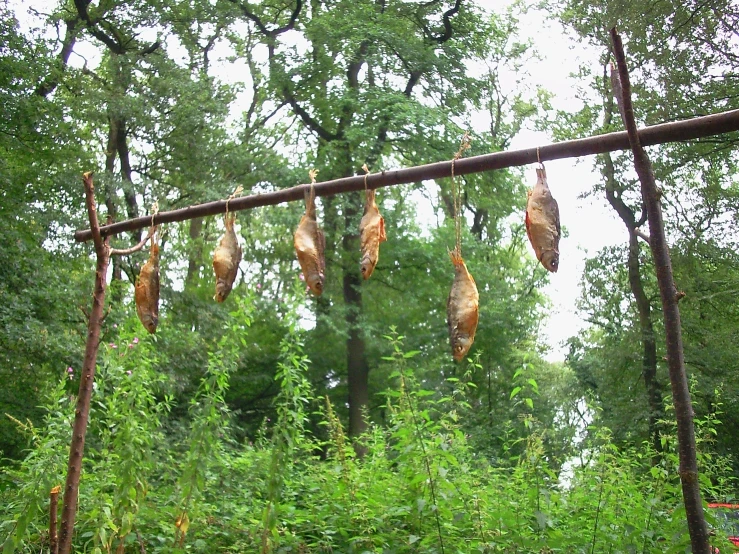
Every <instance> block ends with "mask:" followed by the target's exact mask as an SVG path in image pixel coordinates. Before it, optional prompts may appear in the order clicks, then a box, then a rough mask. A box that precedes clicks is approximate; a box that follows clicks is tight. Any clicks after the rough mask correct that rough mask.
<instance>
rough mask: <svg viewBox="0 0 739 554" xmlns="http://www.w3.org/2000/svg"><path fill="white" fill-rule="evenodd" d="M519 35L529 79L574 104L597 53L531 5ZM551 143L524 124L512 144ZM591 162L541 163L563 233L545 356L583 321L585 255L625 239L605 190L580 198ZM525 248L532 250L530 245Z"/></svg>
mask: <svg viewBox="0 0 739 554" xmlns="http://www.w3.org/2000/svg"><path fill="white" fill-rule="evenodd" d="M480 3H481V5H483V6H489V5H493V4H494V5H496V8H494V9H502V8H501V7H499V6H500V5H501V3H500V2H492V1H491V0H487V1H486V0H481V2H480ZM519 34H520V37H521V39H522V40H526V39H528V40H531V41H532V42H533V44H534V47H535V48H536V50H537V51H538V52H539V57H540V59H539V60H533V61H531V62H529V63H528V64H527V66H526V69H527V71H528V72H529V73H530V74H531V76H532V78H533V83H532V84H536V85H540V86H542V87H543V88H545V89H546V90H548V91H550V92H551V93H552V94H553V98H552V104H553V107H554V108H555V109H562V110H570V111H576V110H577V109H579V107H580V106H581V103H580V102H579V101H578V100H577V99H576V98H575V96H574V94H573V93H574V90H575V85H576V81H575V78H574V77H572V76H571V75H573V74H576V73H577V71H578V67H579V65H580V64H581V63H585V64H588V65H590V66H592V67H593V69H594V70H595V72H596V74H597V73H598V72H599V71H600V66H599V63H598V52H595V51H594V50H593V49H592V48H589V46H588V45H587V44H583V43H576V42H575V41H574V38H573V36H571V35H570V36H568V34H567V33H566V32H565V30H564V29H563V28H562V25H561V24H560V23H559V22H558V21H557V20H556V19H555V18H552V17H550V16H549V15H548V14H546V13H543V12H541V11H534V10H532V11H530V12H529V13H528V14H526V15H525V16H523V17H522V18H521V20H520V31H519ZM551 142H552V140H551V139H550V138H549V137H548V136H547V135H546V134H545V133H542V132H539V131H534V130H531V129H524V130H522V131H521V133H519V134H518V135H517V136H516V137H515V138H514V139H513V141H512V143H511V149H513V150H515V149H519V148H531V147H533V146H542V145H545V144H549V143H551ZM593 163H594V157H592V156H588V157H583V158H569V159H565V160H555V161H548V162H546V168H547V180H548V183H549V187H550V189H551V190H552V195H553V196H554V197H555V198H556V199H557V202H558V204H559V212H560V221H561V223H562V226H563V227H564V228H565V233H566V236H565V237H564V238H562V240H561V242H560V260H559V263H560V265H559V271H558V272H557V273H555V274H550V282H549V285H547V286H546V287H545V288H544V292H545V293H546V294H547V295H548V296H549V297H550V299H551V301H552V309H551V311H550V315H549V318H548V320H547V321H545V322H543V324H542V326H541V335H542V340H543V341H544V342H545V343H547V344H548V345H549V346H550V347H551V351H550V352H549V355H548V356H547V358H548V359H549V360H550V361H556V360H562V359H564V356H565V354H566V353H567V349H566V348H565V347H564V346H563V344H562V343H563V341H565V340H566V339H567V338H569V337H571V336H573V335H576V334H578V333H579V332H580V331H581V330H582V329H583V328H584V327H585V326H586V325H587V324H585V323H584V322H583V321H582V320H581V319H580V318H579V317H578V316H577V314H576V310H575V302H576V300H577V297H578V296H579V293H580V289H579V283H580V278H581V276H582V273H583V270H584V268H585V259H586V257H587V256H588V255H590V256H592V255H593V254H594V253H595V252H597V251H598V250H600V249H601V248H603V247H605V246H609V245H614V244H620V243H623V242H625V241H626V240H627V238H628V236H627V233H626V229H625V227H624V226H623V223H621V221H620V220H619V219H618V218H617V216H616V214H615V213H614V212H613V210H612V209H611V208H610V206H608V204H607V202H606V199H605V195H603V194H600V195H593V196H591V197H590V198H588V199H580V198H579V197H580V196H581V195H583V194H584V193H586V192H589V191H591V190H592V189H593V187H594V186H595V184H596V183H598V182H600V181H601V177H600V174H599V173H597V172H595V171H593ZM530 173H531V176H530V182H531V186H533V185H534V183H535V182H536V175H535V173H534V167H533V166H532V167H531V170H530ZM530 252H531V253H532V255H533V249H530Z"/></svg>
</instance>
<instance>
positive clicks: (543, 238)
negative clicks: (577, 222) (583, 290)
mask: <svg viewBox="0 0 739 554" xmlns="http://www.w3.org/2000/svg"><path fill="white" fill-rule="evenodd" d="M526 233H527V234H528V236H529V241H530V242H531V246H532V247H533V248H534V252H535V253H536V259H537V260H539V261H540V262H541V265H543V266H544V267H545V268H546V269H548V270H549V271H551V272H552V273H556V272H557V269H559V239H560V237H561V235H562V232H561V229H560V225H559V206H558V205H557V201H556V200H555V199H554V198H553V197H552V193H551V191H550V190H549V185H548V184H547V173H546V170H545V169H544V166H543V165H542V167H541V168H537V169H536V185H535V186H534V190H530V191H529V192H528V198H527V201H526Z"/></svg>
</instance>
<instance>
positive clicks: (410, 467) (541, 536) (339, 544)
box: [0, 305, 735, 553]
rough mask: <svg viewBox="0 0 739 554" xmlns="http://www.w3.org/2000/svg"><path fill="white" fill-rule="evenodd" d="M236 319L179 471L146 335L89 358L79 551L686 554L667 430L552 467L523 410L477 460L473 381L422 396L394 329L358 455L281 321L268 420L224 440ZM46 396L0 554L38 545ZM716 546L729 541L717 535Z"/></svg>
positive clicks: (522, 398)
mask: <svg viewBox="0 0 739 554" xmlns="http://www.w3.org/2000/svg"><path fill="white" fill-rule="evenodd" d="M250 313H251V308H250V307H248V306H247V305H240V306H239V307H238V308H237V310H236V311H235V312H234V313H233V316H234V323H233V324H232V325H231V326H230V327H229V328H227V329H224V338H223V339H222V340H221V341H219V342H218V343H217V344H215V345H214V353H213V354H212V357H211V362H210V363H209V366H208V371H207V373H206V374H205V376H204V378H203V381H202V383H201V387H200V390H199V393H198V395H197V400H196V401H194V402H193V405H192V410H193V423H192V428H191V431H190V446H189V447H188V452H186V453H185V457H184V458H183V462H182V463H181V464H178V463H176V462H174V458H175V457H176V456H175V455H174V453H173V451H172V448H173V447H174V445H169V446H165V447H157V445H156V442H157V441H162V440H164V441H165V442H166V441H167V439H166V438H164V437H161V436H159V435H158V434H157V433H159V430H160V429H161V427H160V425H159V424H160V421H161V418H162V417H163V416H164V415H165V414H166V404H158V403H156V402H153V391H156V390H157V388H159V386H160V385H161V383H162V380H163V377H162V376H161V375H157V374H156V372H153V371H152V364H151V361H152V360H153V359H154V357H155V351H154V350H152V349H151V346H152V345H153V341H152V340H150V339H147V340H144V341H139V342H138V343H135V342H134V340H133V338H131V337H129V339H128V340H129V342H128V343H125V342H120V343H118V344H117V346H118V348H113V347H112V346H109V347H107V348H105V354H104V363H103V365H102V368H101V380H100V382H99V386H98V388H97V389H96V391H95V402H94V405H95V412H96V423H95V424H94V425H93V426H92V428H91V430H90V439H89V442H88V448H89V461H88V462H87V463H86V467H85V478H84V479H83V480H82V483H83V487H82V490H81V496H80V513H79V526H78V530H77V534H76V539H75V540H76V543H75V544H76V550H77V551H84V552H110V551H112V550H114V549H115V546H116V545H117V544H119V541H122V543H123V544H129V545H130V546H128V547H126V548H127V549H128V548H130V549H132V550H138V549H139V548H140V547H142V546H143V547H144V548H146V550H147V552H173V551H174V552H178V551H184V550H185V549H188V550H191V551H196V552H257V551H259V552H264V553H266V552H275V553H277V552H305V553H309V552H315V553H319V552H347V553H351V552H357V553H360V552H400V553H414V552H424V553H426V552H459V553H466V552H490V553H492V552H532V553H533V552H541V551H547V552H582V553H596V552H615V551H620V552H629V551H637V552H654V553H657V552H680V551H683V550H684V548H685V547H686V545H688V544H689V541H688V537H687V533H686V528H685V523H684V513H683V511H682V507H681V505H682V504H681V493H680V485H679V480H678V478H677V464H678V459H677V453H676V450H675V446H676V445H675V441H674V438H672V434H671V433H666V434H665V435H664V441H665V443H664V447H665V448H664V455H663V456H662V457H661V458H660V462H659V463H658V464H657V465H653V463H652V461H653V458H654V454H655V453H654V451H653V450H651V447H650V446H649V444H648V443H647V442H645V443H643V444H642V445H640V446H637V447H632V448H626V449H621V448H617V447H616V446H615V444H614V443H613V441H612V439H611V433H610V431H608V429H606V428H604V427H600V428H593V429H591V431H592V432H591V435H590V437H591V438H590V439H587V442H586V443H584V444H582V445H581V447H582V448H581V457H580V459H579V460H578V459H576V458H571V459H569V460H568V463H567V464H566V465H565V467H564V468H563V469H562V470H561V471H559V470H557V469H554V468H553V467H552V465H551V463H550V461H549V457H548V455H547V454H546V452H547V448H546V446H545V441H546V439H545V437H546V435H547V433H548V432H549V431H551V429H549V428H548V427H546V426H544V425H542V424H541V422H538V421H537V420H536V419H535V418H534V417H533V416H531V415H524V416H523V417H522V421H523V428H524V432H523V433H522V434H521V435H520V438H518V437H512V438H511V439H509V440H508V441H507V442H506V443H505V444H504V449H503V451H502V452H501V455H500V457H499V459H498V461H497V462H495V463H493V462H491V459H490V458H488V457H487V456H482V455H480V454H479V453H478V452H476V451H475V449H473V448H472V447H471V445H470V443H469V440H468V437H467V435H466V434H465V432H464V429H463V424H464V423H465V422H464V413H465V412H466V411H467V410H469V409H470V404H469V396H468V393H469V392H470V390H471V389H474V386H473V385H472V383H471V382H470V381H469V379H468V377H465V378H463V379H456V378H452V379H449V382H448V385H449V390H450V393H449V395H441V396H440V395H439V394H438V393H437V392H436V391H433V390H428V389H424V388H423V387H422V386H421V383H420V382H419V381H418V379H417V377H416V374H417V367H416V366H415V365H414V364H415V360H416V359H417V357H418V356H419V353H418V352H416V351H405V350H404V347H403V337H401V336H399V335H398V334H397V332H395V331H392V332H391V334H390V335H388V336H387V339H388V342H387V343H386V344H387V345H388V346H389V347H388V346H386V354H387V355H386V356H384V363H386V364H387V365H388V368H389V370H390V372H391V375H392V379H393V381H394V383H395V385H394V386H393V387H392V388H391V389H389V390H387V391H386V393H385V395H384V397H385V400H386V403H385V406H386V410H387V413H388V423H387V425H386V426H385V427H379V426H373V427H371V428H370V430H369V431H368V432H367V434H366V435H364V436H363V437H362V438H361V441H362V444H363V445H364V447H365V450H366V454H365V456H364V458H363V459H361V460H360V459H358V458H357V457H356V456H355V452H354V449H353V448H352V446H351V444H349V442H348V441H347V440H346V436H345V433H344V429H343V426H342V424H341V422H340V421H339V419H338V418H337V415H336V413H335V411H334V409H333V406H332V404H331V402H330V401H328V400H327V399H325V398H324V399H315V398H313V396H312V393H311V390H310V387H309V385H308V383H307V381H306V379H305V377H306V374H307V364H308V360H307V359H306V358H305V356H304V354H303V353H302V345H301V342H302V339H303V336H304V331H300V330H299V328H298V327H296V326H295V325H294V323H293V324H292V326H291V331H290V332H289V333H288V334H287V335H285V337H284V339H283V341H282V347H281V362H280V365H279V370H278V374H277V377H276V379H277V382H278V383H279V387H280V393H279V395H278V397H277V399H276V401H275V402H276V407H277V413H278V419H277V420H276V421H275V422H274V423H272V422H269V421H266V422H265V424H266V425H265V428H264V431H263V433H262V438H261V439H260V440H259V441H258V442H257V443H256V444H244V445H237V444H235V443H233V442H230V441H229V440H228V438H227V433H228V423H227V422H228V419H229V415H228V412H227V410H225V405H224V402H223V394H224V391H225V389H226V388H227V386H228V379H229V375H230V374H232V371H233V367H234V361H235V358H234V356H235V355H236V352H237V351H238V348H236V347H233V346H229V341H232V340H233V339H234V338H236V340H235V341H234V342H236V343H239V342H240V341H239V340H238V338H237V337H242V338H245V340H247V339H246V337H247V336H248V333H249V332H250V329H249V321H250V315H249V314H250ZM292 317H293V322H294V321H296V320H295V319H294V317H295V312H294V311H293V316H292ZM128 345H130V347H129V346H128ZM129 371H131V374H130V375H129V374H128V372H129ZM529 375H530V374H529V373H528V370H527V369H526V366H523V367H522V368H521V370H520V371H519V372H518V375H517V376H516V378H515V380H514V382H512V383H511V385H512V387H511V393H510V395H509V396H510V397H511V400H510V404H511V406H512V408H516V407H517V406H521V407H524V408H525V409H526V410H531V409H532V408H534V409H535V407H536V403H537V402H538V398H539V395H538V394H537V390H539V391H540V385H539V383H538V382H537V381H536V380H535V379H534V378H532V377H530V376H529ZM59 398H62V399H65V398H66V393H65V392H64V383H61V384H60V386H59V388H58V389H57V390H56V391H55V392H53V393H52V394H51V395H50V403H49V404H48V408H47V409H49V410H50V412H49V422H50V423H51V424H52V425H51V426H49V427H48V428H47V429H46V430H45V433H44V434H43V435H41V434H37V435H36V441H35V442H36V444H37V447H36V448H35V449H34V450H33V451H32V453H31V454H30V455H29V456H28V458H27V459H26V460H25V461H24V462H23V463H22V464H21V465H20V466H19V468H18V469H17V470H16V471H14V472H12V473H11V474H7V476H6V480H5V489H4V490H3V492H2V495H3V497H2V499H1V500H2V506H3V508H2V512H0V513H1V515H0V517H1V518H2V520H3V521H4V523H3V524H2V529H3V532H4V533H6V534H7V539H6V549H7V550H6V551H7V552H12V551H13V549H14V548H16V549H21V551H32V550H33V549H38V548H40V546H41V545H42V544H43V543H44V541H45V540H46V538H45V535H44V531H43V530H44V529H45V523H44V521H45V517H46V505H45V504H46V503H45V501H44V499H45V498H46V494H47V492H48V487H49V486H50V485H51V484H52V483H54V482H56V479H59V478H60V477H61V475H62V469H63V466H64V460H63V459H62V458H63V457H60V455H59V452H60V451H61V452H64V449H63V448H61V449H60V448H59V447H58V445H57V443H54V442H53V441H54V440H55V439H54V437H58V436H59V435H66V434H67V433H68V431H67V429H68V427H67V426H66V425H62V426H60V427H54V425H53V422H55V421H56V422H58V421H62V420H63V418H62V417H59V414H57V413H54V412H53V411H51V410H54V409H57V408H55V407H56V406H58V405H59V402H58V399H59ZM67 402H68V401H67V400H64V401H63V402H62V406H67V405H68V404H67ZM64 411H67V412H68V410H64ZM311 411H312V412H313V415H311ZM313 416H315V417H318V418H319V425H320V426H321V427H325V428H326V429H327V437H326V439H325V440H322V439H319V438H317V437H315V436H314V435H312V434H311V433H309V432H308V431H307V429H306V422H307V421H308V418H309V417H313ZM66 417H69V414H67V416H66ZM717 423H718V422H717V420H716V418H715V417H711V418H705V419H701V420H699V421H698V427H697V428H698V437H699V441H698V444H699V447H700V448H702V447H703V446H704V445H706V442H705V441H710V440H713V438H714V436H715V434H716V425H717ZM268 435H271V438H267V437H268ZM700 465H701V472H702V475H704V476H705V477H704V478H703V480H702V485H703V487H704V494H706V495H707V496H709V497H713V498H723V495H725V494H727V493H729V492H730V491H731V490H733V487H734V486H735V483H734V482H733V480H732V479H731V478H730V477H728V475H727V469H728V465H727V463H726V460H725V459H723V458H721V457H715V456H713V455H711V454H709V453H708V451H705V450H702V455H701V457H700ZM177 483H179V484H177ZM11 499H12V500H11ZM185 510H186V511H185ZM175 513H176V514H177V515H178V517H176V518H175V517H174V516H175ZM185 513H186V514H187V517H185ZM11 514H14V515H12V516H11ZM9 516H10V517H9ZM6 518H8V519H6ZM175 522H176V523H177V526H175ZM175 530H176V531H177V537H175V538H173V536H174V534H175ZM173 540H174V543H173ZM714 543H715V545H716V546H718V547H720V548H721V549H722V550H723V549H724V548H729V546H728V542H727V541H726V540H725V539H723V538H721V537H720V533H719V536H717V537H715V538H714ZM173 544H174V546H173ZM8 545H10V546H8Z"/></svg>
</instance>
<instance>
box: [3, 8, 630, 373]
mask: <svg viewBox="0 0 739 554" xmlns="http://www.w3.org/2000/svg"><path fill="white" fill-rule="evenodd" d="M510 3H512V0H503V1H493V0H478V4H479V5H481V6H482V7H483V8H485V9H489V10H496V11H500V10H503V9H505V8H506V6H507V5H508V4H510ZM9 5H10V7H11V8H12V9H14V10H15V12H16V14H17V17H19V19H20V20H21V21H22V23H23V24H30V25H34V23H35V24H36V25H40V22H38V21H34V18H33V17H28V18H26V17H25V15H26V13H27V12H26V10H27V9H28V8H29V7H33V8H36V9H37V10H39V11H41V12H44V11H50V10H51V9H52V6H55V5H56V2H55V1H51V0H25V1H22V0H10V1H9ZM520 23H521V24H520V38H521V39H522V40H526V39H529V40H531V41H532V42H533V44H534V46H535V48H536V49H537V51H538V52H539V55H540V59H539V60H533V61H530V62H528V63H527V65H526V67H525V70H526V71H527V73H529V74H530V75H531V80H530V81H529V83H530V84H531V85H532V86H535V85H540V86H542V87H543V88H545V89H546V90H548V91H550V92H551V93H552V94H553V98H552V103H553V105H554V107H555V108H558V109H566V110H572V111H574V110H577V109H578V108H579V106H580V102H579V101H578V100H577V99H575V98H574V95H573V91H574V88H575V87H574V85H575V81H574V78H573V77H571V74H575V73H576V72H577V70H578V66H579V64H580V63H586V64H590V65H593V67H594V69H595V70H596V71H599V70H600V68H599V67H597V66H598V56H597V52H594V51H592V50H591V49H589V47H588V45H587V44H579V43H575V42H574V41H573V39H572V37H571V36H568V35H567V33H565V31H564V30H563V28H562V26H561V25H560V24H559V23H558V22H557V21H556V20H555V19H554V18H552V17H550V16H549V15H548V14H545V13H542V12H539V11H535V10H532V11H530V12H529V13H527V14H526V15H524V16H522V17H521V19H520ZM76 50H77V51H79V53H80V54H82V55H83V56H84V59H86V60H87V62H88V64H90V66H92V67H94V66H95V65H97V63H98V62H99V59H100V56H99V54H98V52H97V51H96V49H95V48H94V47H92V46H91V45H90V44H89V43H88V44H85V43H79V44H78V45H77V47H76ZM229 54H230V52H226V51H225V50H224V49H223V48H218V47H216V48H215V49H214V51H213V53H212V56H211V63H212V66H211V67H212V71H211V73H213V74H214V75H215V76H216V77H217V78H219V79H222V80H223V81H225V82H234V80H235V79H241V78H243V76H244V75H247V74H248V70H247V69H246V66H245V64H244V63H243V62H240V61H238V60H237V61H236V62H235V64H234V63H233V62H224V61H219V58H222V57H226V56H228V55H229ZM84 59H83V58H81V57H79V56H75V55H73V56H72V58H71V59H70V63H71V64H73V65H76V66H82V64H83V62H84ZM515 77H516V76H514V75H508V76H507V77H502V79H503V81H504V82H503V84H504V85H506V84H507V85H508V87H509V88H514V86H515V83H514V82H515ZM506 78H507V79H508V80H509V82H508V83H506V82H505V80H506ZM248 88H250V87H248V86H247V89H248ZM241 100H242V101H241V102H237V103H236V106H235V107H237V108H238V106H239V105H240V104H243V105H244V106H246V105H248V104H247V102H248V98H246V97H244V98H242V99H241ZM237 117H238V116H237V115H235V118H237ZM550 142H551V140H550V139H549V137H548V136H547V135H546V134H545V133H542V132H538V131H534V130H532V129H523V130H522V131H521V132H520V133H519V135H518V136H516V137H515V139H514V140H513V142H512V144H511V149H519V148H530V147H533V146H541V145H545V144H549V143H550ZM546 167H547V177H548V181H549V185H550V188H551V190H552V194H553V195H554V197H555V198H556V199H557V201H558V203H559V209H560V219H561V222H562V225H563V227H564V228H565V229H566V233H567V236H566V237H565V238H563V239H562V241H561V243H560V268H559V271H558V273H556V274H552V275H551V276H550V284H549V285H548V286H546V287H545V289H544V292H545V293H546V294H547V295H548V296H549V297H550V298H551V300H552V309H551V311H550V315H549V318H548V319H547V320H546V321H544V322H542V325H541V338H542V341H543V342H544V343H546V344H548V345H549V346H550V348H551V350H550V352H549V354H548V356H547V358H548V359H549V360H551V361H555V360H562V359H563V358H564V355H565V354H566V349H565V348H564V347H563V345H562V343H563V341H564V340H566V339H567V338H568V337H570V336H572V335H575V334H577V333H578V332H579V331H580V330H581V329H582V328H583V327H584V326H585V324H584V323H583V322H582V321H581V320H580V319H579V318H578V316H577V314H576V311H575V302H576V299H577V297H578V295H579V282H580V277H581V275H582V272H583V269H584V263H585V258H586V256H587V255H588V254H590V255H592V254H593V253H595V252H596V251H598V250H599V249H601V248H603V247H604V246H607V245H613V244H620V243H623V242H624V241H625V240H626V238H627V235H626V231H625V229H624V227H623V225H622V224H621V222H620V221H619V220H618V219H617V217H616V216H615V214H614V213H613V211H612V210H611V209H610V208H609V207H608V206H607V203H606V201H605V198H604V197H603V196H602V195H597V196H595V197H593V198H590V199H587V200H583V199H580V198H579V196H581V195H582V194H583V193H585V192H588V191H590V190H592V188H593V186H594V185H595V184H596V183H597V182H598V181H599V180H600V176H599V175H598V174H596V173H595V172H593V171H592V167H593V158H592V157H587V158H580V159H567V160H558V161H550V162H547V163H546ZM526 172H527V176H528V173H529V170H528V169H526ZM530 182H531V186H533V184H534V182H535V174H534V167H533V166H532V167H531V169H530ZM420 211H421V212H423V211H426V212H427V213H429V222H428V223H429V224H430V225H435V224H436V221H435V218H434V216H433V215H432V214H431V210H423V209H422V208H420ZM531 252H532V255H533V251H531Z"/></svg>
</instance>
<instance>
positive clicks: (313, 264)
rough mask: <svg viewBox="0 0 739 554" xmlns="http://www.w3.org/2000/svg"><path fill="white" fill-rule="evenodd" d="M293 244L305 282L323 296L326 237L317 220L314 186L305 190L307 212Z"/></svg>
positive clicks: (315, 293) (296, 232)
mask: <svg viewBox="0 0 739 554" xmlns="http://www.w3.org/2000/svg"><path fill="white" fill-rule="evenodd" d="M293 244H294V245H295V252H296V253H297V255H298V262H300V268H301V269H302V270H303V276H304V277H305V282H306V283H308V287H309V288H310V290H311V292H312V293H313V294H314V295H316V296H321V293H322V292H323V283H324V279H325V277H324V271H325V270H326V260H325V258H324V250H325V248H326V237H325V236H324V234H323V231H322V230H321V229H320V228H319V227H318V221H317V220H316V193H315V190H314V188H313V187H312V186H311V187H310V189H309V191H306V192H305V214H304V215H303V217H302V218H300V223H299V224H298V229H297V231H295V237H294V240H293Z"/></svg>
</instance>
